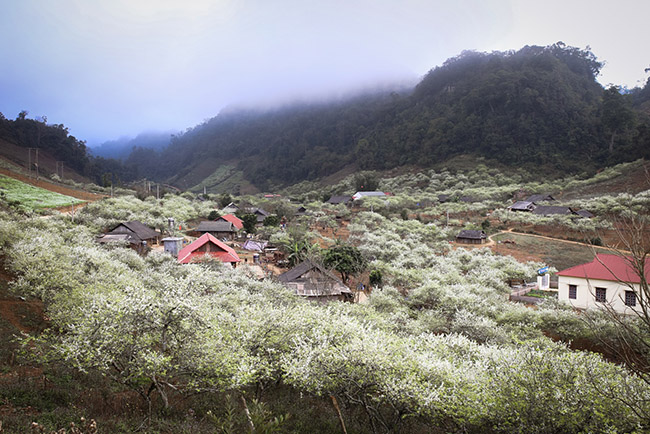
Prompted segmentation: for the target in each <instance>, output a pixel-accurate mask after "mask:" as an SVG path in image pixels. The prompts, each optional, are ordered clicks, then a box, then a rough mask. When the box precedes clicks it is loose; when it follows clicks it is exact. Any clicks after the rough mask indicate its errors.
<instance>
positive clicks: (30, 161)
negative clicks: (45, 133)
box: [27, 148, 38, 180]
mask: <svg viewBox="0 0 650 434" xmlns="http://www.w3.org/2000/svg"><path fill="white" fill-rule="evenodd" d="M32 151H33V152H34V167H35V170H36V180H38V148H27V153H28V161H29V163H28V171H29V177H30V178H31V177H32Z"/></svg>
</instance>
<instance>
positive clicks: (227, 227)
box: [196, 220, 237, 232]
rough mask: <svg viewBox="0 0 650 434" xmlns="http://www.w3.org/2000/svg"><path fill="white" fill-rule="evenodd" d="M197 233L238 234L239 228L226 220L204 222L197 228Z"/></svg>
mask: <svg viewBox="0 0 650 434" xmlns="http://www.w3.org/2000/svg"><path fill="white" fill-rule="evenodd" d="M196 230H197V232H237V228H236V227H235V225H233V224H232V223H230V222H227V221H225V220H217V221H214V222H212V221H203V222H201V223H199V227H198V228H196Z"/></svg>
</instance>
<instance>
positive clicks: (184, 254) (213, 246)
mask: <svg viewBox="0 0 650 434" xmlns="http://www.w3.org/2000/svg"><path fill="white" fill-rule="evenodd" d="M205 255H210V256H212V257H214V258H216V259H219V260H220V261H221V262H224V263H227V264H231V265H232V266H233V267H236V266H237V262H241V259H239V256H238V255H237V252H235V251H234V250H233V249H232V247H229V246H228V245H226V244H224V243H222V242H221V241H219V240H218V239H216V238H215V237H213V236H212V235H210V234H209V233H205V234H203V235H201V236H200V237H199V238H197V239H196V241H194V242H193V243H191V244H188V245H187V246H185V247H183V248H182V249H181V251H180V252H178V262H180V263H181V264H187V263H189V262H192V261H193V260H194V261H196V260H199V259H201V257H203V256H205Z"/></svg>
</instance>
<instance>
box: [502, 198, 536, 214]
mask: <svg viewBox="0 0 650 434" xmlns="http://www.w3.org/2000/svg"><path fill="white" fill-rule="evenodd" d="M535 208H536V206H535V204H534V203H533V202H529V201H527V200H518V201H517V202H515V203H513V204H512V205H510V206H509V207H508V209H509V210H510V211H517V212H532V211H533V210H534V209H535Z"/></svg>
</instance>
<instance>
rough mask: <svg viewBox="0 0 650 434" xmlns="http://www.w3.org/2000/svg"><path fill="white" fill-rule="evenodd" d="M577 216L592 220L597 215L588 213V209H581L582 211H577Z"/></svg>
mask: <svg viewBox="0 0 650 434" xmlns="http://www.w3.org/2000/svg"><path fill="white" fill-rule="evenodd" d="M576 214H578V215H579V216H580V217H584V218H588V219H591V218H594V217H595V215H594V214H593V213H591V212H589V211H587V210H586V209H581V210H580V211H576Z"/></svg>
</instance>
